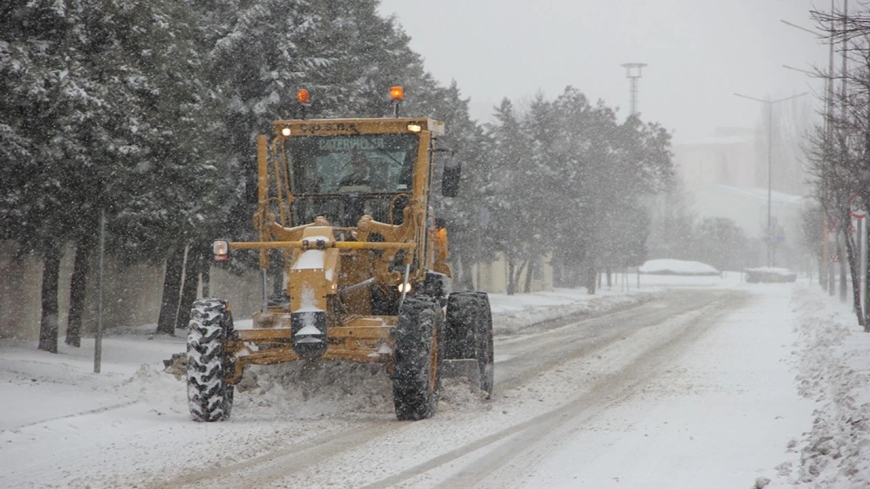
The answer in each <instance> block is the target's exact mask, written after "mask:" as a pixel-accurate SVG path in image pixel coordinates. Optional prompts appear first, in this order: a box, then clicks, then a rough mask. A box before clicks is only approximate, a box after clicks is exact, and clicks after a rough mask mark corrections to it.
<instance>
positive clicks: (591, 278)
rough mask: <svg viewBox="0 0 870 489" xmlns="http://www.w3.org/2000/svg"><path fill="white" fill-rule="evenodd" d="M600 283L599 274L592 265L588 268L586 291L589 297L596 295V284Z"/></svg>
mask: <svg viewBox="0 0 870 489" xmlns="http://www.w3.org/2000/svg"><path fill="white" fill-rule="evenodd" d="M597 281H598V272H597V271H596V270H595V267H594V266H593V265H592V264H591V263H590V264H588V265H587V266H586V291H587V292H588V293H589V295H595V282H597Z"/></svg>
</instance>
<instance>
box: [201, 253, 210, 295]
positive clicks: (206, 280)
mask: <svg viewBox="0 0 870 489" xmlns="http://www.w3.org/2000/svg"><path fill="white" fill-rule="evenodd" d="M199 280H200V281H201V282H202V296H203V297H211V253H208V252H206V254H205V255H204V256H203V257H202V276H201V277H200V279H199Z"/></svg>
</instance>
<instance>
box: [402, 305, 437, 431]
mask: <svg viewBox="0 0 870 489" xmlns="http://www.w3.org/2000/svg"><path fill="white" fill-rule="evenodd" d="M442 323H443V319H442V317H441V308H440V307H439V306H438V304H437V303H436V302H432V301H427V300H419V299H413V298H410V297H408V298H406V299H405V301H404V302H403V303H402V306H401V308H400V309H399V324H398V325H397V326H396V328H395V329H394V330H393V339H394V348H393V374H392V381H393V402H394V403H395V406H396V417H397V418H399V419H400V420H402V421H409V420H410V421H416V420H420V419H427V418H430V417H432V415H433V414H435V408H436V407H437V405H438V386H439V383H440V379H439V372H438V366H439V363H440V358H439V357H440V355H439V348H438V332H439V331H440V330H441V329H442Z"/></svg>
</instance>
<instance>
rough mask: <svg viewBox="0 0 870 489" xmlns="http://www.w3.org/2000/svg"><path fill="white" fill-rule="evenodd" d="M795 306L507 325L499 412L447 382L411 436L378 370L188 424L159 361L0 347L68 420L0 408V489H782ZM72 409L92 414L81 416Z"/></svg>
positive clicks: (709, 293)
mask: <svg viewBox="0 0 870 489" xmlns="http://www.w3.org/2000/svg"><path fill="white" fill-rule="evenodd" d="M794 290H795V287H794V286H792V285H776V286H773V285H772V286H754V287H753V286H746V285H735V286H734V287H729V288H709V287H707V288H695V289H691V288H690V289H679V290H671V291H668V292H664V293H660V294H657V296H656V297H655V299H654V300H651V301H648V302H646V303H643V304H641V305H639V306H637V307H633V308H629V309H624V310H621V311H618V312H614V313H610V314H606V315H603V316H601V317H597V318H592V319H585V320H581V321H579V322H577V321H565V320H563V321H551V322H549V323H544V324H543V325H539V326H533V327H525V328H522V327H511V328H502V330H503V331H505V332H504V333H503V334H500V335H498V336H497V337H496V346H495V348H496V350H495V351H496V386H495V392H494V395H493V399H492V400H491V401H483V400H480V399H479V398H478V397H476V396H475V395H474V393H472V392H471V391H470V390H469V389H468V387H467V385H465V384H464V383H462V382H461V381H458V380H452V381H448V382H447V383H446V386H445V392H444V394H443V397H442V401H441V404H440V405H439V412H438V414H437V415H436V416H435V417H434V418H432V419H429V420H425V421H419V422H413V423H412V422H398V421H395V418H394V415H393V412H392V399H391V395H390V386H389V381H388V379H387V377H386V375H385V374H384V372H383V371H382V368H381V367H378V366H371V365H365V366H357V365H351V364H339V365H331V366H320V367H314V368H312V367H308V368H301V366H300V365H299V364H295V365H283V366H271V367H263V368H259V369H258V377H257V383H256V386H255V387H254V388H252V389H250V390H248V391H245V392H242V393H239V394H237V404H236V408H235V410H234V413H233V419H232V420H231V421H230V422H227V423H216V424H199V423H193V422H191V421H189V418H188V416H187V412H186V404H185V399H184V387H183V384H182V383H181V382H179V381H177V380H175V379H174V378H173V377H171V376H169V375H167V374H163V373H161V372H158V371H157V370H156V368H155V367H156V365H143V366H142V367H141V368H139V369H138V370H135V369H133V370H135V373H132V377H130V375H131V374H130V373H128V372H126V371H124V370H123V369H120V368H118V369H115V371H117V373H116V374H112V375H109V376H108V377H109V378H108V379H106V378H105V377H102V378H98V377H94V376H90V377H89V376H88V375H87V374H85V373H83V372H77V369H81V368H82V365H80V360H81V358H63V357H62V356H54V357H51V358H50V360H51V361H54V362H57V358H58V357H60V359H61V360H62V362H61V366H58V364H57V363H51V362H47V361H43V360H36V361H33V360H30V359H29V358H30V357H33V356H36V357H38V358H39V359H44V358H49V357H44V355H47V354H42V353H39V354H34V353H32V352H25V351H24V350H21V349H11V348H4V349H2V350H0V375H2V377H0V380H2V381H3V382H4V384H7V385H9V386H10V387H11V389H9V390H8V392H10V393H14V395H15V396H16V397H21V396H25V398H26V397H27V396H28V393H30V394H33V395H36V396H37V398H40V399H42V400H43V401H44V399H45V397H44V396H49V395H50V393H51V392H52V390H53V389H57V392H59V393H60V395H62V396H64V397H66V396H69V397H70V399H71V400H72V402H73V404H72V405H70V406H69V407H68V408H66V409H64V408H63V407H62V406H64V404H63V400H62V399H61V400H60V402H57V400H56V401H54V402H47V401H45V402H46V404H45V409H44V410H42V411H39V410H38V409H35V410H33V412H32V413H31V414H26V413H17V412H16V413H13V412H11V411H10V410H9V409H8V407H4V408H2V409H3V411H4V414H6V415H7V416H4V418H3V419H4V421H3V422H4V425H3V428H2V429H3V430H4V431H2V432H0V468H2V471H0V486H2V487H172V488H175V487H300V486H304V487H307V488H317V487H349V488H357V487H415V488H416V487H641V488H665V487H667V488H672V487H704V488H718V487H722V488H725V487H728V488H731V487H747V488H748V487H750V486H751V485H752V484H753V483H754V482H755V480H756V478H758V477H768V478H772V479H776V480H775V481H774V485H776V484H777V483H779V484H780V485H784V484H786V483H787V482H788V475H789V473H790V471H789V470H786V469H784V468H783V467H782V466H781V464H783V463H784V462H786V463H789V462H791V463H792V464H793V466H797V465H799V463H800V462H799V461H798V453H797V451H796V450H791V451H789V450H788V447H789V446H796V445H799V444H800V443H801V439H802V433H804V432H806V431H807V430H808V429H809V428H810V427H811V426H812V417H811V415H812V410H813V407H814V405H813V403H812V402H811V401H808V400H806V399H804V398H802V397H800V395H799V394H798V389H797V388H796V386H795V381H794V379H795V375H796V374H797V373H798V362H799V358H801V354H800V353H801V351H802V349H801V348H802V346H801V345H802V339H801V338H800V336H799V331H798V330H796V329H795V327H794V326H795V323H796V322H800V320H801V319H802V318H800V317H797V316H798V315H799V313H797V312H795V306H794V304H793V303H792V301H793V297H792V296H793V293H794ZM109 341H110V344H109V346H113V347H114V348H113V349H114V351H115V352H118V351H119V350H123V349H125V348H126V349H129V350H130V355H131V356H132V357H135V354H134V353H133V350H134V349H135V348H139V346H138V345H144V347H145V348H148V349H151V350H155V349H156V350H161V349H162V350H163V351H166V352H171V351H177V347H178V346H179V345H180V344H181V343H180V341H176V340H174V339H168V338H157V339H155V340H154V341H147V340H144V341H143V339H141V338H139V339H138V340H136V341H130V340H127V341H125V340H124V339H123V338H120V337H116V338H111V339H110V340H109ZM111 342H115V343H116V344H114V345H112V343H111ZM164 357H168V354H167V355H165V356H164ZM76 360H79V363H76ZM64 365H65V366H66V367H64ZM126 368H128V369H129V367H126ZM61 372H65V373H61ZM119 378H126V379H127V380H124V381H122V382H118V379H119ZM34 379H35V380H34ZM52 383H54V385H53V384H52ZM28 389H29V391H28ZM4 390H5V389H4ZM74 392H75V393H77V394H75V395H74V394H73V393H74ZM40 396H43V397H40ZM84 396H89V397H90V398H91V399H92V400H93V402H96V404H94V405H95V406H96V407H95V408H94V409H83V407H86V405H87V403H86V402H84V401H81V398H82V397H84ZM80 401H81V402H80ZM18 405H19V406H24V407H26V406H27V402H26V399H25V401H22V402H20V403H19V404H18ZM58 406H61V407H60V408H59V407H58ZM37 407H38V403H36V404H34V405H33V408H37ZM49 411H50V412H49ZM52 413H53V414H52ZM777 466H780V472H782V475H781V476H780V477H779V479H777ZM770 487H773V485H772V486H770ZM844 487H847V486H844Z"/></svg>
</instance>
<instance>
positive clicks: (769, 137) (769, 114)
mask: <svg viewBox="0 0 870 489" xmlns="http://www.w3.org/2000/svg"><path fill="white" fill-rule="evenodd" d="M807 93H809V92H804V93H800V94H797V95H792V96H791V97H785V98H781V99H777V100H770V99H766V100H765V99H760V98H755V97H750V96H748V95H741V94H739V93H735V94H734V95H736V96H738V97H740V98H745V99H749V100H754V101H755V102H761V103H763V104H767V119H768V123H767V266H768V267H770V266H772V256H773V251H772V250H773V247H772V244H773V227H772V222H771V209H770V207H771V206H770V203H771V194H772V185H771V184H772V182H773V106H774V104H778V103H780V102H785V101H786V100H792V99H796V98H798V97H803V96H804V95H806V94H807Z"/></svg>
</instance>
